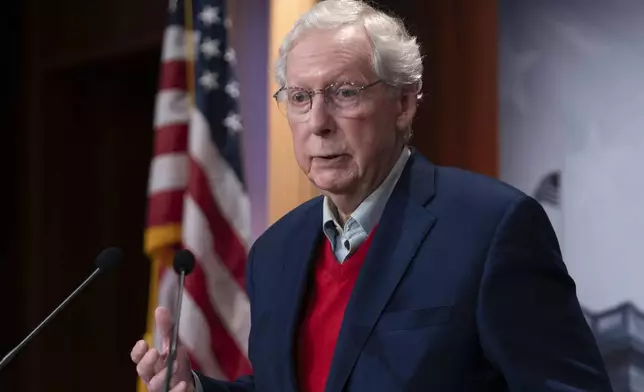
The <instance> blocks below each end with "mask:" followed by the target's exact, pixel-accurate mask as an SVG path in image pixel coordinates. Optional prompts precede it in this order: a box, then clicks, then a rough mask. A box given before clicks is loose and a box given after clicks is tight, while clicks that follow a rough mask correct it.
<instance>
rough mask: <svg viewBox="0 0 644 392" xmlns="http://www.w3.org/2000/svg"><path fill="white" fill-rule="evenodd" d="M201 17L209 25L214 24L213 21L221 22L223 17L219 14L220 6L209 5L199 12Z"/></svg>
mask: <svg viewBox="0 0 644 392" xmlns="http://www.w3.org/2000/svg"><path fill="white" fill-rule="evenodd" d="M199 19H200V20H201V21H202V22H203V24H205V25H206V26H207V27H210V26H212V25H213V23H219V22H221V17H220V16H219V8H218V7H213V6H211V5H207V6H205V7H203V10H202V11H201V12H200V13H199Z"/></svg>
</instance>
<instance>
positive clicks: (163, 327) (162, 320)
mask: <svg viewBox="0 0 644 392" xmlns="http://www.w3.org/2000/svg"><path fill="white" fill-rule="evenodd" d="M154 319H155V320H156V324H157V331H159V334H160V336H161V339H162V344H163V348H162V353H161V354H163V355H165V354H167V353H168V350H169V349H170V336H171V335H172V316H171V315H170V311H169V310H168V309H167V308H164V307H162V306H159V307H158V308H156V310H155V312H154Z"/></svg>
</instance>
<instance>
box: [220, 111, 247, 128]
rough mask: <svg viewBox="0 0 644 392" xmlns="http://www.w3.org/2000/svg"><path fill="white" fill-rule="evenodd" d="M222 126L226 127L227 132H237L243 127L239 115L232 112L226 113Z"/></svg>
mask: <svg viewBox="0 0 644 392" xmlns="http://www.w3.org/2000/svg"><path fill="white" fill-rule="evenodd" d="M224 126H225V127H226V128H228V131H229V132H234V133H237V132H239V131H241V130H242V129H243V126H242V123H241V116H240V115H239V114H237V113H233V112H230V113H228V117H226V118H225V119H224Z"/></svg>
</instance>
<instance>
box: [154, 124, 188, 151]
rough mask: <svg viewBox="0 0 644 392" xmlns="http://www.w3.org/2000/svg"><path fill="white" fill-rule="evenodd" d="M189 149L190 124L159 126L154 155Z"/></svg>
mask: <svg viewBox="0 0 644 392" xmlns="http://www.w3.org/2000/svg"><path fill="white" fill-rule="evenodd" d="M186 151H188V124H185V123H181V124H170V125H165V126H162V127H159V128H157V130H156V135H155V141H154V155H155V156H156V155H162V154H169V153H173V152H186Z"/></svg>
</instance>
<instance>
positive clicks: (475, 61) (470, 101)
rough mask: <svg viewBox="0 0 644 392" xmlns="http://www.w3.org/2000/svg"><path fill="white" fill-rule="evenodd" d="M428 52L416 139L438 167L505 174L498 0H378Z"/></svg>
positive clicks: (415, 141)
mask: <svg viewBox="0 0 644 392" xmlns="http://www.w3.org/2000/svg"><path fill="white" fill-rule="evenodd" d="M377 3H378V5H379V6H380V7H382V9H385V10H389V11H393V12H394V13H395V14H396V15H398V16H399V17H401V18H403V20H404V21H405V22H406V23H407V25H408V26H409V28H410V30H411V32H412V34H414V35H416V36H417V37H418V38H419V41H420V44H421V45H422V49H423V53H424V55H425V61H424V64H425V72H424V75H423V77H424V88H423V91H424V94H425V96H424V99H423V101H422V102H421V104H420V107H419V109H418V115H417V118H416V120H415V123H414V124H415V125H414V138H413V144H414V145H415V146H416V147H417V148H418V149H419V150H420V151H421V152H422V153H424V154H425V155H426V156H427V157H428V158H430V159H431V160H432V161H434V162H435V163H437V164H441V165H450V166H459V167H462V168H465V169H469V170H473V171H477V172H480V173H483V174H487V175H490V176H496V175H497V173H498V136H497V135H498V103H497V8H496V1H493V0H449V1H420V0H417V1H396V0H378V1H377Z"/></svg>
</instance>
